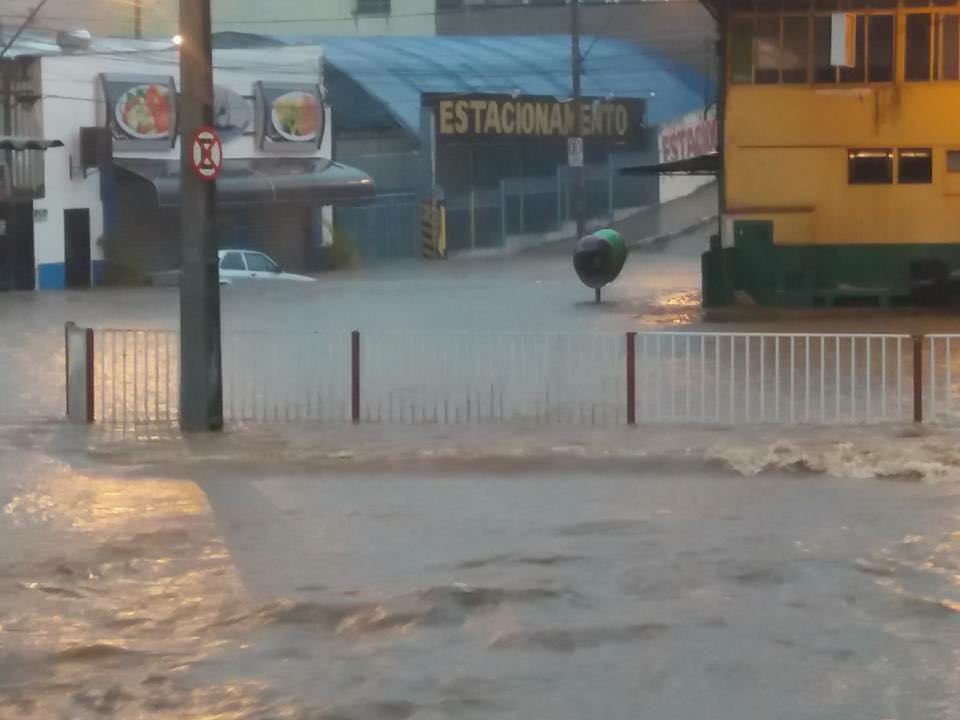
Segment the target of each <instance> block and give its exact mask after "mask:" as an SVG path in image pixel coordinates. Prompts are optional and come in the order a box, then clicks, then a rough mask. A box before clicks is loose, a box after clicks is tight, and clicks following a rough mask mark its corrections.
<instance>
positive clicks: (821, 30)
mask: <svg viewBox="0 0 960 720" xmlns="http://www.w3.org/2000/svg"><path fill="white" fill-rule="evenodd" d="M782 2H783V6H782V7H783V12H784V13H786V14H782V15H780V14H776V12H773V13H770V12H764V11H765V10H768V9H769V8H771V7H773V8H775V9H776V10H777V11H779V9H780V5H779V3H773V4H760V5H758V9H757V12H756V13H754V14H753V15H751V16H750V17H744V16H740V17H736V16H735V17H734V18H733V21H732V24H731V27H730V80H731V82H734V83H751V82H752V83H757V84H770V83H795V84H796V83H807V82H810V81H811V80H812V81H813V82H815V83H836V82H841V83H864V82H892V81H893V79H894V58H895V54H894V46H895V41H896V21H895V17H894V15H892V14H890V13H880V12H867V13H858V14H857V15H856V21H855V22H856V53H855V63H854V65H853V67H842V68H837V67H834V66H833V65H831V64H830V40H831V37H830V36H831V22H830V17H831V16H830V15H825V14H814V15H811V14H807V15H799V14H798V15H791V14H789V13H790V12H792V11H798V12H800V11H803V10H807V11H808V12H809V8H810V6H809V4H808V3H807V2H806V0H782ZM892 2H895V0H871V1H870V3H869V8H870V9H871V10H872V9H875V8H880V7H884V8H886V7H889V6H890V3H892ZM817 3H818V4H816V5H815V6H814V7H816V9H817V10H820V4H819V3H820V0H817ZM801 5H803V7H801ZM844 5H845V6H847V7H852V6H858V7H867V5H868V4H867V0H844ZM958 58H960V52H958ZM811 72H812V74H811Z"/></svg>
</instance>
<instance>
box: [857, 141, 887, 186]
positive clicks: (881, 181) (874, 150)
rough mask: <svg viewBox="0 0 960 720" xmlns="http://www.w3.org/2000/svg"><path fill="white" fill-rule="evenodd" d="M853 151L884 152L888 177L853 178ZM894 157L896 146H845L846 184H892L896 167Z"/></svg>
mask: <svg viewBox="0 0 960 720" xmlns="http://www.w3.org/2000/svg"><path fill="white" fill-rule="evenodd" d="M855 153H885V154H886V157H887V166H888V168H889V179H887V180H856V181H855V180H854V179H853V160H854V155H855ZM895 158H896V148H892V147H885V148H881V147H857V148H847V185H871V186H872V185H893V184H894V182H895V179H896V175H897V174H896V168H895V167H894V162H895Z"/></svg>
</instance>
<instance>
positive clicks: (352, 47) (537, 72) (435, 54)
mask: <svg viewBox="0 0 960 720" xmlns="http://www.w3.org/2000/svg"><path fill="white" fill-rule="evenodd" d="M264 41H268V42H273V43H280V42H284V43H310V44H317V45H321V46H322V47H323V55H324V62H325V63H327V64H330V65H333V66H335V67H336V68H337V69H338V70H339V71H341V72H342V73H344V74H346V75H348V76H349V77H350V78H351V79H352V80H353V81H354V82H356V83H357V84H359V85H360V86H361V87H363V89H364V90H366V91H367V92H368V93H369V94H370V95H372V96H373V97H374V98H376V99H378V100H379V101H380V102H381V103H382V104H383V105H384V106H385V107H386V108H388V109H389V110H390V112H391V113H392V114H393V115H394V116H395V117H396V118H397V120H398V121H399V122H400V123H401V124H402V125H403V126H404V127H405V128H406V129H407V130H408V132H411V133H413V134H416V132H417V129H418V128H419V124H420V116H419V113H420V103H421V99H420V96H421V94H423V93H458V92H462V93H481V92H482V93H512V92H519V93H520V94H524V95H554V96H556V97H561V98H566V97H570V95H571V94H572V91H571V80H570V38H569V37H568V36H566V35H509V36H444V37H402V36H390V37H330V36H320V37H317V36H310V37H291V36H256V35H246V36H245V35H242V34H237V33H224V34H221V35H218V36H217V37H216V38H215V43H216V45H217V46H218V47H220V46H222V47H238V46H244V45H245V43H261V44H262V43H263V42H264ZM581 51H582V52H583V53H584V55H585V59H584V63H583V80H582V92H583V94H584V95H586V96H593V97H620V98H646V99H648V103H647V122H648V123H649V124H660V123H662V122H665V121H667V120H671V119H673V118H676V117H679V116H681V115H684V114H686V113H688V112H690V111H692V110H696V109H697V108H701V107H703V106H704V105H705V104H709V103H710V102H712V101H713V95H714V88H713V85H712V84H711V83H710V82H709V81H708V80H707V79H706V78H705V77H704V76H703V74H701V73H700V72H697V71H696V70H693V69H691V68H689V67H686V66H681V65H678V64H676V63H674V62H672V61H671V60H669V59H668V58H667V57H665V56H664V55H662V54H660V53H659V52H657V51H655V50H652V49H650V48H646V47H643V46H641V45H638V44H635V43H631V42H627V41H624V40H617V39H612V38H605V37H595V36H586V37H584V38H582V40H581ZM341 109H342V108H341ZM338 111H339V110H338Z"/></svg>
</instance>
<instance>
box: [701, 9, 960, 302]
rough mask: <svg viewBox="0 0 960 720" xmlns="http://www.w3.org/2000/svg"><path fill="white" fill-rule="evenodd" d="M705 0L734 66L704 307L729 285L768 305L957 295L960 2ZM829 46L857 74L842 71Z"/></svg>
mask: <svg viewBox="0 0 960 720" xmlns="http://www.w3.org/2000/svg"><path fill="white" fill-rule="evenodd" d="M704 3H705V4H706V5H707V7H708V9H710V11H711V12H712V13H713V14H714V15H715V17H716V18H717V21H718V24H719V27H720V29H721V43H720V47H721V55H722V58H723V65H724V74H723V77H724V82H723V91H722V96H723V97H722V102H721V108H722V119H721V123H722V130H721V137H722V152H721V157H722V158H723V166H722V170H723V172H722V181H721V188H722V191H721V204H722V207H721V211H722V217H723V223H722V233H721V234H722V244H723V246H724V249H723V250H722V251H718V250H715V251H713V255H714V257H715V260H716V261H715V262H712V261H710V259H709V257H705V260H704V273H705V277H704V285H705V290H707V292H705V296H706V300H707V301H708V303H709V302H711V301H712V302H714V303H717V302H724V301H729V299H730V293H729V290H730V289H733V288H735V289H738V290H741V291H744V292H746V293H748V294H749V295H751V296H752V297H753V298H754V300H756V301H757V302H758V303H761V304H771V305H790V304H793V305H813V304H827V305H829V304H833V303H835V302H851V301H856V302H871V303H872V302H877V303H880V304H885V303H887V302H895V303H896V302H913V301H917V300H923V299H924V298H923V293H924V292H927V293H933V294H937V293H940V292H941V291H943V292H947V291H948V289H949V288H950V287H951V286H952V285H953V282H952V280H951V279H950V274H951V272H953V273H955V274H960V6H958V5H957V0H933V2H932V3H931V2H930V0H755V1H754V0H704ZM838 13H844V14H846V15H847V16H848V17H847V18H846V19H845V20H844V21H843V22H845V23H849V25H848V27H849V28H850V32H849V33H848V40H847V43H846V45H843V41H842V39H840V38H832V33H831V28H832V27H833V16H834V15H835V14H838ZM838 34H839V33H838ZM832 41H833V42H834V43H840V44H841V50H842V49H845V50H846V51H847V52H848V53H852V57H851V58H850V59H851V60H852V61H853V62H852V65H850V66H846V67H839V66H834V65H832V64H831V42H832ZM848 62H849V61H848ZM721 254H722V255H723V257H722V258H721V257H720V255H721ZM710 255H711V254H709V253H708V256H710ZM720 276H723V277H724V278H726V279H725V280H718V278H719V277H720ZM718 284H719V285H725V286H726V290H727V292H726V293H724V292H721V293H720V295H717V292H716V291H714V292H713V293H712V295H711V292H710V291H709V288H710V287H711V286H712V287H714V288H716V287H717V286H718Z"/></svg>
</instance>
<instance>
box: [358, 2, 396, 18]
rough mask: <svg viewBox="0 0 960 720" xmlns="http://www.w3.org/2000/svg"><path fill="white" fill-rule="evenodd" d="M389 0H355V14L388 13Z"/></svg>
mask: <svg viewBox="0 0 960 720" xmlns="http://www.w3.org/2000/svg"><path fill="white" fill-rule="evenodd" d="M389 14H390V0H357V15H389Z"/></svg>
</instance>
